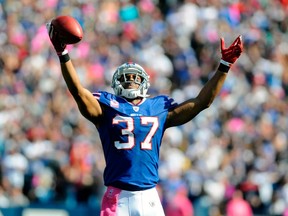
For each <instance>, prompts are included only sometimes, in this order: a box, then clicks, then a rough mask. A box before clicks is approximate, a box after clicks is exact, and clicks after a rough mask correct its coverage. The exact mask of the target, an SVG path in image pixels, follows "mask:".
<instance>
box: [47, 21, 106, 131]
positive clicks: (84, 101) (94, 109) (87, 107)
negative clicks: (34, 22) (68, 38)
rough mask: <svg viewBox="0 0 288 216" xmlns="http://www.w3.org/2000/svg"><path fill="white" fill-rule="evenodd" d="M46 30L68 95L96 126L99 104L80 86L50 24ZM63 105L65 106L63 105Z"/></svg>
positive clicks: (66, 54)
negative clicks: (58, 62)
mask: <svg viewBox="0 0 288 216" xmlns="http://www.w3.org/2000/svg"><path fill="white" fill-rule="evenodd" d="M47 30H48V33H49V38H50V41H51V43H52V45H53V47H54V49H55V50H56V53H57V55H58V56H59V60H60V64H61V71H62V75H63V78H64V80H65V82H66V85H67V87H68V89H69V91H70V93H71V94H72V96H73V98H74V99H75V101H76V103H77V105H78V107H79V110H80V112H81V114H82V115H83V116H84V117H85V118H87V119H88V120H90V121H91V122H93V123H94V124H95V125H96V126H97V125H98V123H99V119H100V117H101V115H102V108H101V106H100V104H99V103H98V101H97V100H96V99H95V98H94V96H93V94H92V93H91V92H90V91H89V90H87V89H86V88H84V87H83V86H82V85H81V83H80V79H79V77H78V75H77V73H76V70H75V68H74V66H73V64H72V61H71V60H70V57H69V54H68V51H67V50H66V44H63V43H61V42H60V40H59V39H58V36H57V32H55V31H54V29H53V25H51V24H50V23H49V24H47ZM63 105H64V106H65V104H63Z"/></svg>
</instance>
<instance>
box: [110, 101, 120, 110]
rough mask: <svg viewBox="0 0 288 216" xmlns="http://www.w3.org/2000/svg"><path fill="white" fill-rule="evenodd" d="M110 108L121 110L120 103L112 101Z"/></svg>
mask: <svg viewBox="0 0 288 216" xmlns="http://www.w3.org/2000/svg"><path fill="white" fill-rule="evenodd" d="M110 106H111V107H114V108H119V103H118V102H117V101H116V100H111V101H110Z"/></svg>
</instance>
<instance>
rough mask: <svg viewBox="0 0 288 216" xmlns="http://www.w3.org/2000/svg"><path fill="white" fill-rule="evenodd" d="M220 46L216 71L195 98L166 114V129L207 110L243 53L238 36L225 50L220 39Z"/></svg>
mask: <svg viewBox="0 0 288 216" xmlns="http://www.w3.org/2000/svg"><path fill="white" fill-rule="evenodd" d="M220 45H221V54H222V58H221V60H220V65H219V67H218V69H217V71H216V72H215V74H214V75H213V76H212V78H211V79H210V80H209V81H208V82H207V83H206V84H205V85H204V87H203V88H202V90H201V91H200V93H199V94H198V96H197V97H196V98H191V99H189V100H187V101H185V102H183V103H181V104H179V105H178V106H177V107H175V108H174V109H173V110H171V111H170V112H169V113H168V116H167V119H166V128H168V127H172V126H177V125H182V124H184V123H186V122H188V121H190V120H191V119H193V118H194V117H195V116H196V115H197V114H198V113H200V112H201V111H202V110H204V109H206V108H208V107H209V106H210V105H211V104H212V102H213V101H214V99H215V97H216V96H217V95H218V93H219V92H220V90H221V88H222V86H223V84H224V81H225V79H226V76H227V73H228V71H229V69H230V67H231V66H232V65H233V64H234V63H235V61H236V60H237V59H238V58H239V57H240V55H241V53H242V51H243V43H242V36H241V35H240V36H238V37H237V38H236V39H235V41H234V42H233V43H232V44H231V45H230V46H229V47H228V48H225V44H224V39H223V38H220Z"/></svg>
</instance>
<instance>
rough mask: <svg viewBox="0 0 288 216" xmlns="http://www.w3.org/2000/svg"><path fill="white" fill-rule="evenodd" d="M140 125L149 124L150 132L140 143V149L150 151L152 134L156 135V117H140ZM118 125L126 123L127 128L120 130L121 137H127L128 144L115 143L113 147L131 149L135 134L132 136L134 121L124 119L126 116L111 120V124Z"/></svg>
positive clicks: (127, 118)
mask: <svg viewBox="0 0 288 216" xmlns="http://www.w3.org/2000/svg"><path fill="white" fill-rule="evenodd" d="M140 122H141V125H143V126H144V125H148V124H151V127H150V130H149V131H148V132H147V134H146V136H145V138H144V140H143V141H142V142H141V144H140V145H141V149H143V150H144V149H145V150H150V149H152V142H151V141H152V138H153V136H154V134H155V133H156V131H157V129H158V126H159V121H158V118H157V117H145V116H142V117H140ZM120 123H126V125H127V127H126V128H124V129H122V130H121V134H122V135H126V136H128V142H126V143H121V142H119V141H115V142H114V144H115V147H116V148H117V149H132V148H133V147H134V146H135V134H134V128H135V123H134V119H133V118H132V117H126V116H116V117H115V118H114V119H113V124H115V125H116V124H120Z"/></svg>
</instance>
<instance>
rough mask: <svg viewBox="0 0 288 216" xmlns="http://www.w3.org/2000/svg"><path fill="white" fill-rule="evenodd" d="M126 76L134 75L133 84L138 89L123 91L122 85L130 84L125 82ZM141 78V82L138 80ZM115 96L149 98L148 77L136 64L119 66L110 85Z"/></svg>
mask: <svg viewBox="0 0 288 216" xmlns="http://www.w3.org/2000/svg"><path fill="white" fill-rule="evenodd" d="M128 74H135V79H134V81H133V82H135V83H136V84H138V85H139V87H138V89H125V88H124V86H123V85H122V83H127V82H131V81H128V80H127V75H128ZM139 77H140V78H141V81H140V79H139ZM111 87H112V88H113V90H114V92H115V95H117V96H121V97H125V98H129V99H134V98H137V97H143V98H144V97H149V95H148V94H147V91H148V88H149V87H150V83H149V76H148V74H147V73H146V72H145V70H144V69H143V68H142V67H141V66H140V65H138V64H136V63H124V64H122V65H121V66H119V67H118V68H117V69H116V71H115V73H114V75H113V78H112V85H111Z"/></svg>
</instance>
